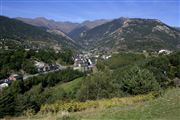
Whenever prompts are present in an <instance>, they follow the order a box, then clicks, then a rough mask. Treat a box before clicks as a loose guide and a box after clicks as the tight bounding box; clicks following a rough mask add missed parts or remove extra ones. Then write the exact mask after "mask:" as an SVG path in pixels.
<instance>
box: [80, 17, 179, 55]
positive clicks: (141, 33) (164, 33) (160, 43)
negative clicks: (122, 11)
mask: <svg viewBox="0 0 180 120" xmlns="http://www.w3.org/2000/svg"><path fill="white" fill-rule="evenodd" d="M78 41H79V43H80V44H81V45H82V46H84V48H89V49H94V48H98V49H102V50H104V49H105V50H108V51H109V50H110V51H118V50H143V49H145V50H159V49H180V31H178V30H176V29H175V28H173V27H170V26H168V25H166V24H164V23H162V22H161V21H159V20H155V19H139V18H119V19H115V20H113V21H110V22H108V23H105V24H102V25H99V26H97V27H95V28H92V29H90V30H88V31H86V32H83V33H81V36H80V37H79V38H78Z"/></svg>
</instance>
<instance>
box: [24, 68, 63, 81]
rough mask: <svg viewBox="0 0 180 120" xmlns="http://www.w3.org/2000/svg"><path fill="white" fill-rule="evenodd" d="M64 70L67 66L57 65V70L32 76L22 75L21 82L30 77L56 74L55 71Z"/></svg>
mask: <svg viewBox="0 0 180 120" xmlns="http://www.w3.org/2000/svg"><path fill="white" fill-rule="evenodd" d="M65 69H67V66H62V65H58V69H56V70H50V71H46V72H42V73H37V74H33V75H24V76H23V80H26V79H28V78H30V77H35V76H38V75H43V74H48V73H53V72H57V71H60V70H65Z"/></svg>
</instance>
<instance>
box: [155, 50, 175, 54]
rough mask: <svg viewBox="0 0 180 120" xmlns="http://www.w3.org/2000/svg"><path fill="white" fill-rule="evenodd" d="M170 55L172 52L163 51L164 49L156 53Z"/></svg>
mask: <svg viewBox="0 0 180 120" xmlns="http://www.w3.org/2000/svg"><path fill="white" fill-rule="evenodd" d="M170 53H172V51H170V50H164V49H162V50H160V51H159V52H158V54H165V55H169V54H170Z"/></svg>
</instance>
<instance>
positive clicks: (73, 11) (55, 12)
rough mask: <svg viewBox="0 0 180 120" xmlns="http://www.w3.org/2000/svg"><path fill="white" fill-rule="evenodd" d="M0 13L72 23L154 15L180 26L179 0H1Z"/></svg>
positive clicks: (151, 16)
mask: <svg viewBox="0 0 180 120" xmlns="http://www.w3.org/2000/svg"><path fill="white" fill-rule="evenodd" d="M0 14H1V15H3V16H8V17H12V18H14V17H25V18H36V17H45V18H47V19H53V20H56V21H71V22H82V21H85V20H96V19H114V18H119V17H129V18H151V19H159V20H161V21H162V22H164V23H166V24H168V25H171V26H178V27H180V0H0Z"/></svg>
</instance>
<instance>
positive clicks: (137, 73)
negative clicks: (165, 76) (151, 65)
mask: <svg viewBox="0 0 180 120" xmlns="http://www.w3.org/2000/svg"><path fill="white" fill-rule="evenodd" d="M119 81H121V83H122V85H121V86H122V88H121V89H122V90H123V91H124V92H127V93H129V94H133V95H137V94H146V93H148V92H151V91H158V90H159V89H160V85H159V84H158V82H157V81H156V79H155V77H154V75H153V73H151V72H150V71H149V70H147V69H142V68H140V67H138V66H133V67H131V68H130V69H127V70H125V71H123V73H122V76H120V78H119Z"/></svg>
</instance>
